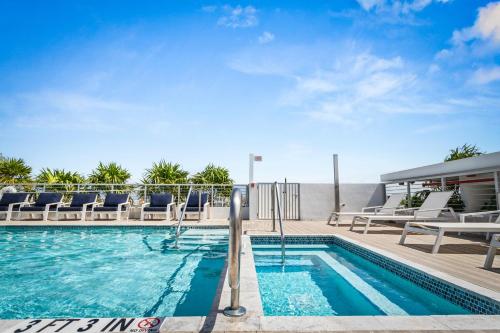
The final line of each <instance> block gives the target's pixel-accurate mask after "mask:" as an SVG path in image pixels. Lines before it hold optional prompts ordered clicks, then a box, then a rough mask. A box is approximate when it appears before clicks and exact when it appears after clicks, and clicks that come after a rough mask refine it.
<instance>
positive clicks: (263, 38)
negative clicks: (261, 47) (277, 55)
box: [259, 31, 274, 44]
mask: <svg viewBox="0 0 500 333" xmlns="http://www.w3.org/2000/svg"><path fill="white" fill-rule="evenodd" d="M273 40H274V34H273V33H271V32H269V31H264V32H263V33H262V35H260V36H259V44H267V43H270V42H272V41H273Z"/></svg>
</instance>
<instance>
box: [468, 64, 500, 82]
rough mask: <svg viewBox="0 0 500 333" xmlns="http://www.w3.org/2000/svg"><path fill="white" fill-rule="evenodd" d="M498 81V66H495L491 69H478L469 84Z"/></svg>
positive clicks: (499, 70) (499, 69)
mask: <svg viewBox="0 0 500 333" xmlns="http://www.w3.org/2000/svg"><path fill="white" fill-rule="evenodd" d="M499 80H500V66H495V67H491V68H480V69H478V70H476V71H475V72H474V73H473V75H472V77H471V79H470V82H471V83H473V84H488V83H490V82H494V81H499Z"/></svg>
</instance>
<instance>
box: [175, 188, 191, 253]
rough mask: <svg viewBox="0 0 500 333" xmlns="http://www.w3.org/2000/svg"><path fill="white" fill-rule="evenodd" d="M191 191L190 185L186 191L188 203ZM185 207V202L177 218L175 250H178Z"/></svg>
mask: <svg viewBox="0 0 500 333" xmlns="http://www.w3.org/2000/svg"><path fill="white" fill-rule="evenodd" d="M192 190H193V186H192V185H191V186H189V191H188V195H187V200H186V201H189V197H190V196H191V191H192ZM186 207H187V202H186V204H185V205H184V207H182V211H181V216H180V217H179V223H178V224H177V230H176V231H175V244H174V247H175V248H176V249H177V248H179V246H178V243H179V236H180V235H181V224H182V220H184V215H185V214H186Z"/></svg>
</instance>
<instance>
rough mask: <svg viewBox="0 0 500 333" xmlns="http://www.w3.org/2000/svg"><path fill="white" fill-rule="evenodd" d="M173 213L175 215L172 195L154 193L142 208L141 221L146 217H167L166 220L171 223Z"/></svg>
mask: <svg viewBox="0 0 500 333" xmlns="http://www.w3.org/2000/svg"><path fill="white" fill-rule="evenodd" d="M172 212H174V213H175V203H174V197H173V196H172V194H170V193H153V194H151V198H150V201H149V202H148V203H145V204H143V205H142V207H141V221H144V217H145V216H146V215H150V216H154V215H165V220H167V221H170V220H171V218H172Z"/></svg>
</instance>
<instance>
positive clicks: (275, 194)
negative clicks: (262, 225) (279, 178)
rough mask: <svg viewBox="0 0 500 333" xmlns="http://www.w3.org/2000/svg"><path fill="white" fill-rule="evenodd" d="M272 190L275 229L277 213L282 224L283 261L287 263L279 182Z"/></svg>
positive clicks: (275, 183)
mask: <svg viewBox="0 0 500 333" xmlns="http://www.w3.org/2000/svg"><path fill="white" fill-rule="evenodd" d="M272 192H273V194H272V198H273V200H272V213H273V231H276V213H277V214H278V222H279V226H280V241H281V263H282V264H285V232H284V231H283V220H282V218H281V202H280V194H279V186H278V182H274V185H273V189H272Z"/></svg>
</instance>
